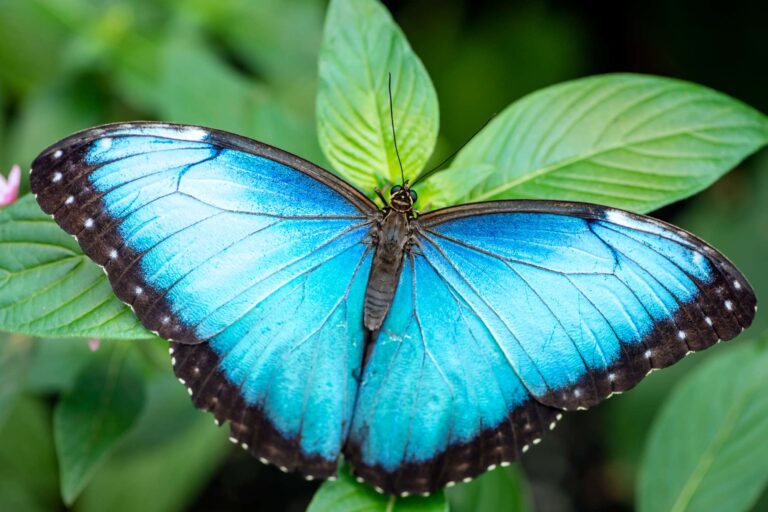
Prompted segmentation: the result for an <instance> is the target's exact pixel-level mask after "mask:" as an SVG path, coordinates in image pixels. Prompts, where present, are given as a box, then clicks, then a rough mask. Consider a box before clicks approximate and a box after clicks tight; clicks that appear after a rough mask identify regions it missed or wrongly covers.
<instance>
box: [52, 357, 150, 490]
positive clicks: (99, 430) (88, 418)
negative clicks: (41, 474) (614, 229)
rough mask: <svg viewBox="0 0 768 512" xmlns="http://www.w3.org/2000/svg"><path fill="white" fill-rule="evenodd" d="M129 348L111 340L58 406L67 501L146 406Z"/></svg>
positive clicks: (58, 438) (57, 431)
mask: <svg viewBox="0 0 768 512" xmlns="http://www.w3.org/2000/svg"><path fill="white" fill-rule="evenodd" d="M113 343H126V342H113ZM127 348H128V347H126V346H114V345H113V346H112V347H110V349H107V352H108V354H106V355H102V354H99V355H100V356H101V357H97V358H96V359H95V360H94V361H93V363H92V364H90V365H88V366H87V367H86V368H84V369H83V371H82V373H81V374H80V376H79V378H78V380H77V381H76V382H75V386H74V387H73V388H72V390H71V391H70V392H69V393H67V394H66V395H64V396H63V397H62V399H61V400H60V401H59V403H58V404H57V405H56V411H55V414H54V421H53V425H54V439H55V441H56V452H57V453H58V456H59V468H60V472H61V495H62V497H63V499H64V502H65V503H67V504H71V503H72V502H73V501H74V500H75V498H77V496H78V495H79V494H80V492H81V491H82V490H83V488H84V487H85V486H86V485H87V484H88V482H89V481H90V480H91V478H93V475H94V474H95V472H96V470H97V469H98V467H99V466H100V465H101V464H103V463H104V461H105V460H106V459H107V457H108V456H109V454H110V453H111V452H112V451H113V450H114V449H115V448H116V446H117V445H118V443H119V442H120V441H121V440H122V439H123V437H124V436H125V434H126V433H127V432H128V431H129V430H130V428H131V427H132V426H133V425H134V423H135V422H136V420H137V419H138V417H139V415H140V413H141V411H142V408H143V407H144V380H143V378H142V374H141V371H140V369H139V368H138V367H137V365H136V363H135V362H134V361H133V360H132V358H131V357H129V355H130V354H129V352H128V351H127Z"/></svg>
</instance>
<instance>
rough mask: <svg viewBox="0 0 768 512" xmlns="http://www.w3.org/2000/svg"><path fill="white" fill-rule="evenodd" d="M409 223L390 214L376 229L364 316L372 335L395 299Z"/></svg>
mask: <svg viewBox="0 0 768 512" xmlns="http://www.w3.org/2000/svg"><path fill="white" fill-rule="evenodd" d="M408 222H409V220H408V217H407V215H405V214H403V213H400V212H397V211H395V210H390V211H389V212H388V213H387V214H386V215H385V216H384V219H383V220H382V221H381V224H380V225H379V226H377V227H376V228H374V229H375V230H376V233H375V237H374V238H375V240H376V253H375V255H374V257H373V263H372V264H371V273H370V274H369V277H368V285H367V287H366V290H365V302H364V315H363V323H364V324H365V328H366V329H368V330H369V331H378V330H379V328H380V327H381V325H382V324H383V323H384V319H385V318H386V317H387V313H388V312H389V308H390V306H391V304H392V300H393V299H394V297H395V291H396V290H397V283H398V282H399V281H400V272H401V271H402V268H403V256H404V254H405V247H406V245H407V243H408V238H409V236H410V234H409V227H408Z"/></svg>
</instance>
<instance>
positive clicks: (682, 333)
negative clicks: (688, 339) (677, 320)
mask: <svg viewBox="0 0 768 512" xmlns="http://www.w3.org/2000/svg"><path fill="white" fill-rule="evenodd" d="M677 337H678V338H680V339H681V340H684V339H685V331H677Z"/></svg>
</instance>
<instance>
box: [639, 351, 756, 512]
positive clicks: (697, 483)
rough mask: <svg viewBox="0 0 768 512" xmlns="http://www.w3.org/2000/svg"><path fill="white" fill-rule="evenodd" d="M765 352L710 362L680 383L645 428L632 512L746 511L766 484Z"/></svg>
mask: <svg viewBox="0 0 768 512" xmlns="http://www.w3.org/2000/svg"><path fill="white" fill-rule="evenodd" d="M767 367H768V350H766V347H765V346H759V345H756V344H750V345H745V346H743V347H738V348H734V349H733V350H730V351H728V352H727V353H724V354H722V355H720V356H719V357H717V358H712V359H711V360H710V361H707V362H706V363H705V364H703V365H702V366H700V367H699V368H697V369H696V370H695V371H694V372H692V373H691V374H690V375H689V376H687V377H686V379H685V380H684V381H683V382H681V383H680V385H679V386H678V387H677V388H676V389H675V391H674V393H673V394H672V396H670V398H669V399H668V400H667V402H666V403H665V404H664V407H663V408H662V411H661V413H660V414H659V417H658V418H657V419H656V421H655V422H654V425H653V427H652V429H651V432H650V435H649V438H648V441H647V445H646V448H645V455H644V458H643V462H642V465H641V469H640V477H639V481H638V491H637V505H638V510H639V511H640V512H646V511H647V512H655V511H658V510H665V511H669V512H694V511H711V510H728V511H729V512H739V511H743V510H748V509H749V508H750V506H751V505H752V503H754V501H755V500H756V499H757V498H758V496H759V495H760V492H761V491H762V489H763V488H764V487H765V485H766V482H768V443H766V442H765V439H766V438H768V394H766V392H765V390H766V388H768V372H766V370H765V369H766V368H767Z"/></svg>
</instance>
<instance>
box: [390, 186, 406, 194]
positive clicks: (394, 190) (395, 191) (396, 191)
mask: <svg viewBox="0 0 768 512" xmlns="http://www.w3.org/2000/svg"><path fill="white" fill-rule="evenodd" d="M401 190H403V187H401V186H400V185H395V186H394V187H392V188H391V189H390V191H389V193H390V194H392V195H395V194H397V193H398V192H400V191H401Z"/></svg>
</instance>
